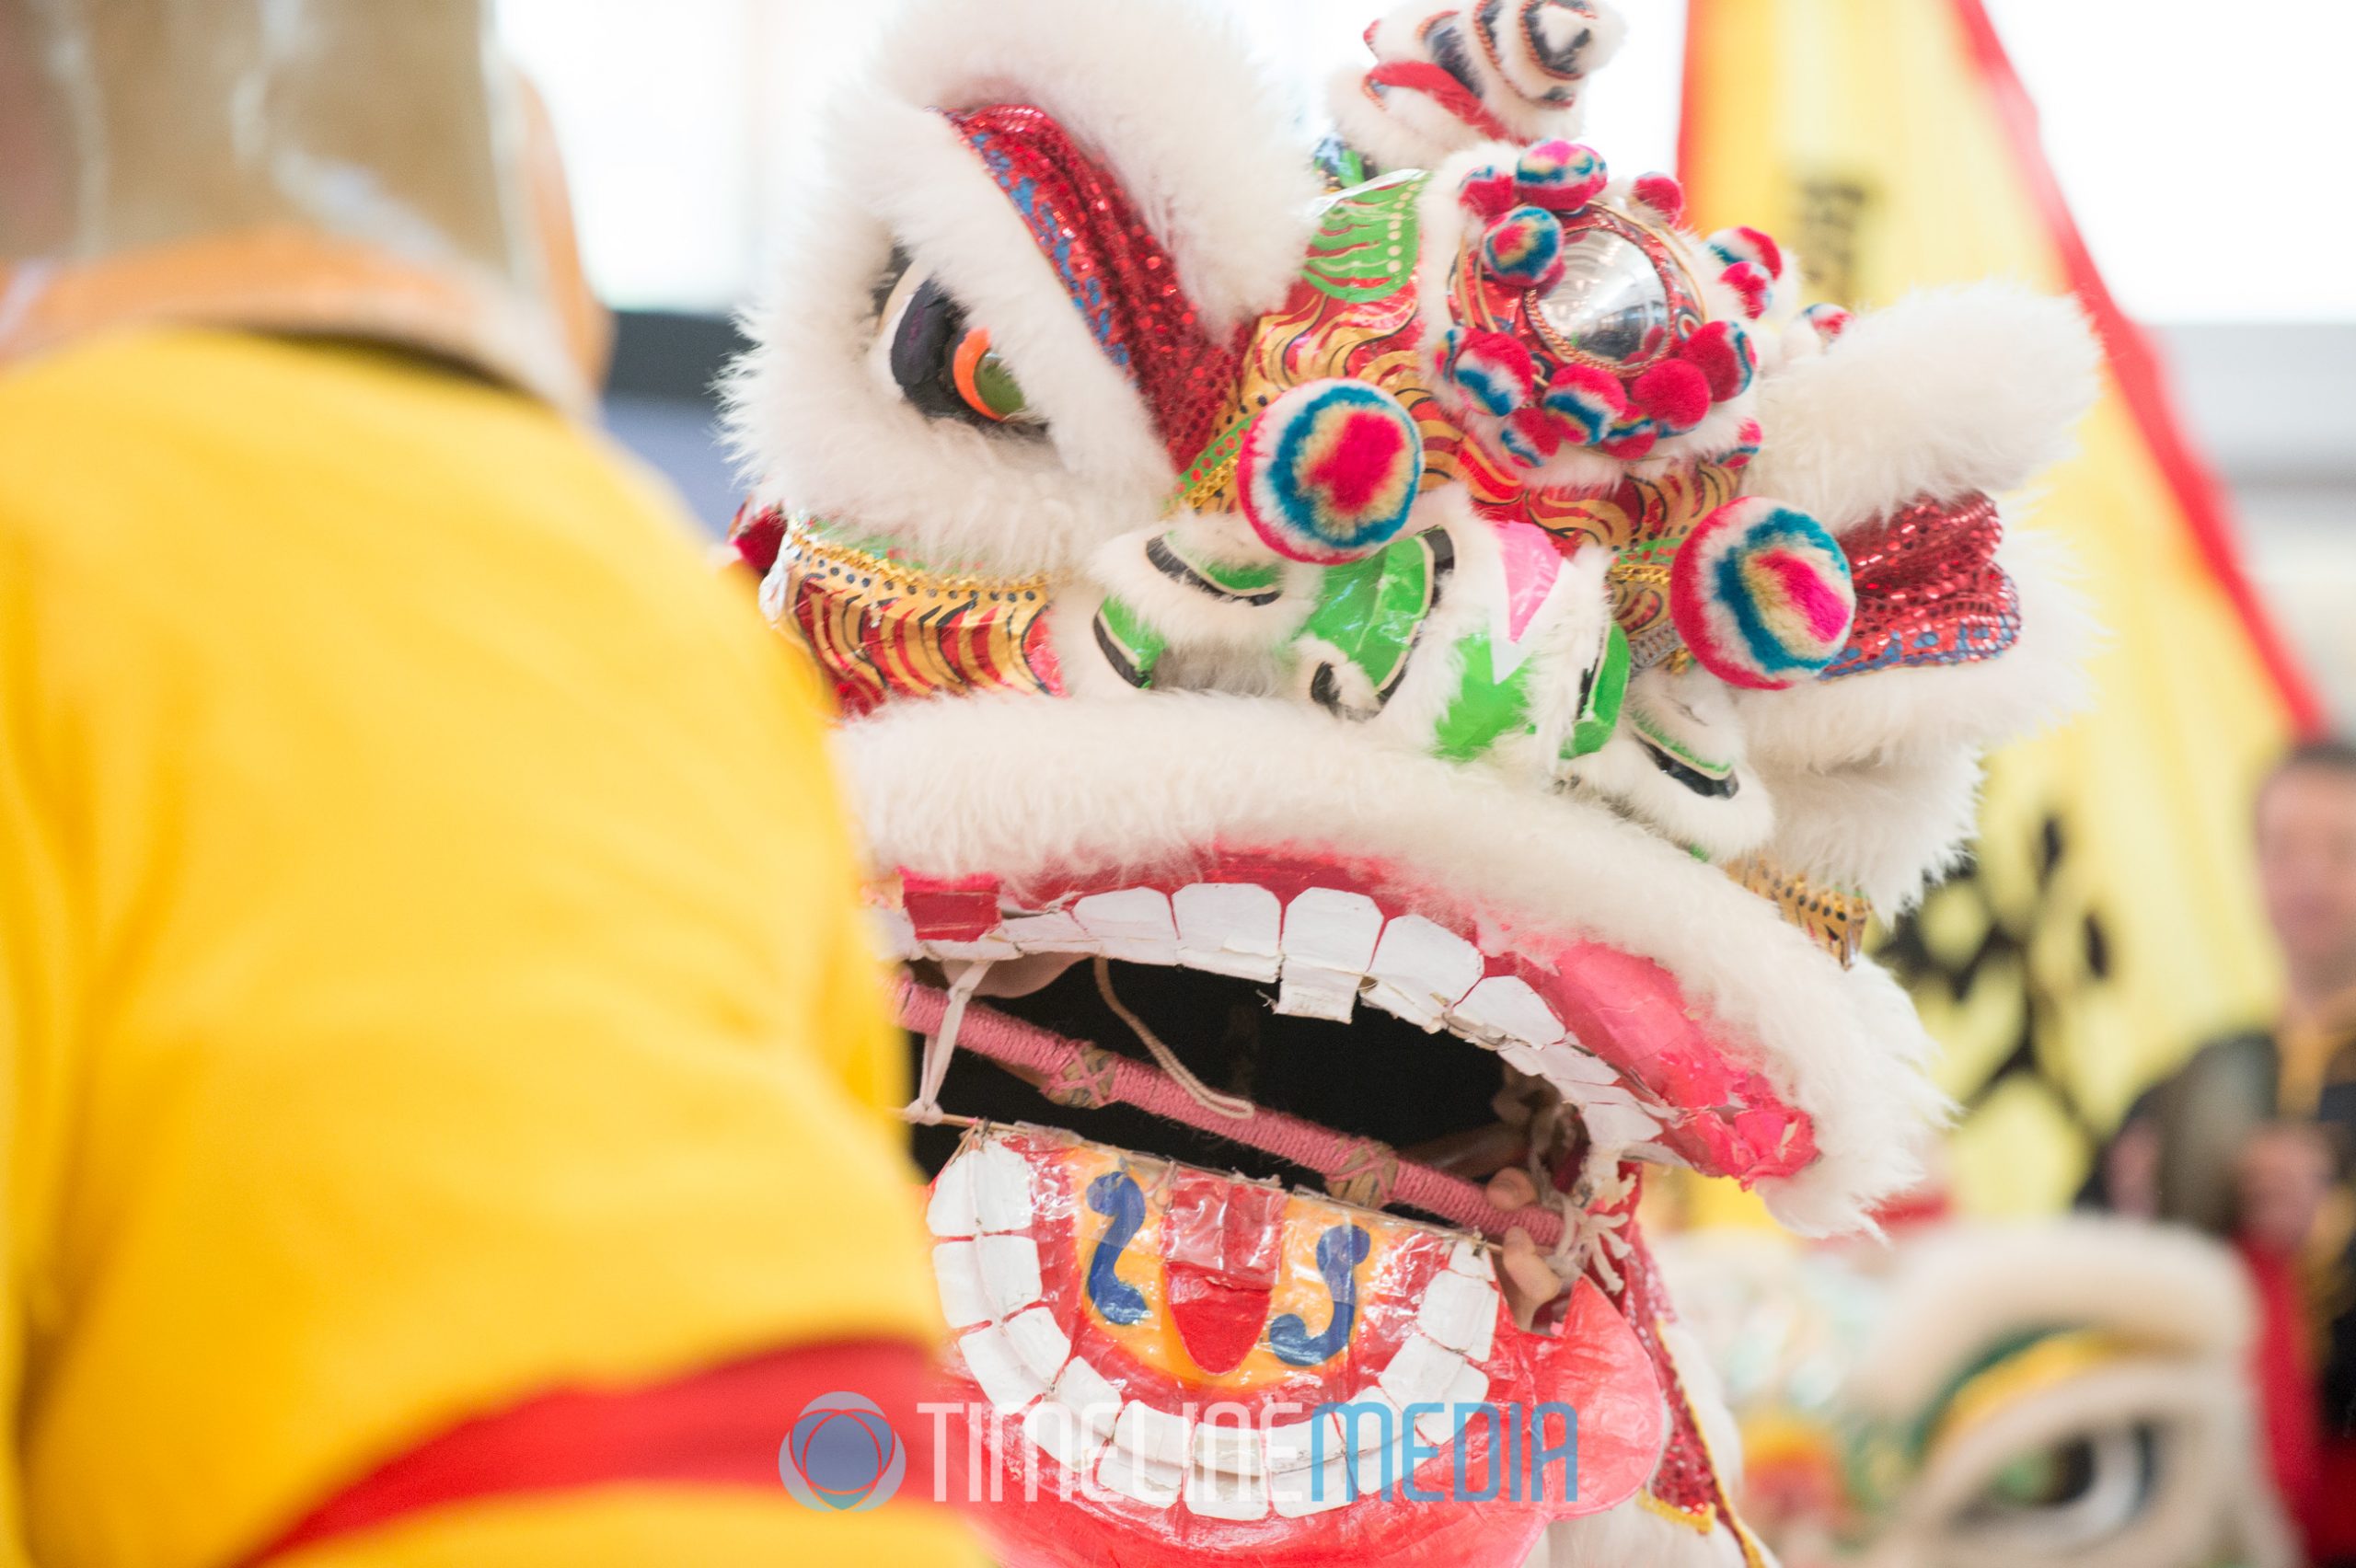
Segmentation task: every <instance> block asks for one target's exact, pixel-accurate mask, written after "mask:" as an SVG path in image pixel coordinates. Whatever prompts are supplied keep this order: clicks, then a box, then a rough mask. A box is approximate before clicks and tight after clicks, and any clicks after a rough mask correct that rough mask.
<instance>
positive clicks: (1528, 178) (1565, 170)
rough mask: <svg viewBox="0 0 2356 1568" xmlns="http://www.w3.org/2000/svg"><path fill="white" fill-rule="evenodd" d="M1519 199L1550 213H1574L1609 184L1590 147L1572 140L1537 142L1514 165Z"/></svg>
mask: <svg viewBox="0 0 2356 1568" xmlns="http://www.w3.org/2000/svg"><path fill="white" fill-rule="evenodd" d="M1514 179H1515V182H1516V183H1517V184H1518V185H1519V187H1520V189H1521V199H1522V200H1523V201H1525V202H1530V204H1531V205H1532V206H1537V207H1543V208H1545V209H1546V210H1547V211H1548V212H1550V213H1576V212H1577V211H1578V210H1579V209H1580V208H1581V207H1584V206H1586V205H1587V204H1588V202H1592V201H1594V200H1595V199H1596V198H1597V197H1598V196H1600V195H1602V194H1603V188H1604V187H1605V186H1607V185H1609V184H1611V175H1610V174H1609V173H1608V172H1606V171H1605V169H1604V167H1603V160H1602V159H1601V158H1600V157H1598V156H1596V152H1595V149H1594V148H1592V147H1583V146H1580V145H1579V144H1577V143H1576V142H1563V141H1554V142H1541V143H1539V144H1536V145H1535V146H1532V147H1530V148H1529V149H1528V150H1526V151H1525V152H1523V154H1522V155H1521V162H1520V163H1519V165H1517V166H1516V167H1515V168H1514Z"/></svg>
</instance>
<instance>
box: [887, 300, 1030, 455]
mask: <svg viewBox="0 0 2356 1568" xmlns="http://www.w3.org/2000/svg"><path fill="white" fill-rule="evenodd" d="M883 333H884V336H885V339H886V341H887V343H888V345H889V350H888V352H889V357H890V363H891V367H892V379H893V380H894V381H895V382H897V383H898V384H899V387H900V390H901V392H902V393H903V394H904V395H905V396H906V397H907V399H908V401H909V402H910V403H911V404H913V405H915V406H916V408H917V409H918V411H919V412H921V413H924V414H925V415H927V416H929V417H930V418H933V419H954V420H964V421H966V422H968V423H971V424H989V425H1014V426H1024V425H1029V426H1035V425H1037V424H1038V423H1039V422H1040V421H1039V418H1038V416H1037V415H1036V414H1035V413H1034V412H1033V411H1032V410H1031V408H1030V405H1029V403H1028V401H1027V400H1026V399H1025V398H1023V396H1022V386H1021V385H1020V384H1019V383H1018V382H1016V380H1015V379H1014V375H1013V373H1012V372H1011V371H1010V370H1009V369H1008V368H1007V365H1006V362H1005V361H1004V360H1002V359H1000V358H999V355H998V354H997V352H994V351H993V350H992V349H991V347H990V334H989V329H987V327H974V326H970V325H968V324H967V322H966V319H965V308H964V306H961V305H959V304H958V303H957V301H956V299H955V298H954V297H953V296H952V295H951V294H950V293H949V291H948V290H946V289H944V288H942V287H941V284H940V282H938V281H937V280H935V279H932V278H928V277H919V276H915V275H909V276H907V277H904V278H903V279H902V280H901V281H900V282H899V285H898V286H897V287H895V289H894V290H893V291H892V296H891V298H890V300H889V301H888V302H887V303H886V305H885V306H884V311H883Z"/></svg>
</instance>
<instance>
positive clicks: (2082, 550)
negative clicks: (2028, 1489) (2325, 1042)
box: [1682, 0, 2317, 1213]
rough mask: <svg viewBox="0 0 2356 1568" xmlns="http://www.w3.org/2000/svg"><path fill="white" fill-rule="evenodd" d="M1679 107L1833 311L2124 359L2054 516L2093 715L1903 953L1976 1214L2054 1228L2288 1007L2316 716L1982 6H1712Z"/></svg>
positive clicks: (2029, 773)
mask: <svg viewBox="0 0 2356 1568" xmlns="http://www.w3.org/2000/svg"><path fill="white" fill-rule="evenodd" d="M1685 86H1686V96H1685V116H1686V118H1685V125H1684V145H1683V150H1682V162H1683V165H1684V170H1683V172H1684V177H1685V179H1686V184H1687V188H1688V190H1689V193H1690V198H1691V206H1692V213H1693V221H1694V223H1695V224H1696V225H1697V226H1699V227H1700V228H1701V229H1703V231H1705V232H1706V231H1708V230H1711V229H1713V228H1717V227H1722V226H1727V225H1736V224H1750V225H1756V226H1758V227H1761V228H1764V229H1766V230H1768V231H1769V232H1770V233H1772V234H1775V235H1777V236H1780V237H1782V238H1784V240H1785V241H1787V242H1788V243H1790V244H1791V245H1792V246H1793V247H1794V248H1796V250H1797V251H1798V252H1799V255H1800V257H1801V259H1802V262H1803V265H1804V267H1805V269H1806V282H1807V289H1808V294H1809V297H1810V298H1811V299H1824V300H1831V301H1834V302H1836V303H1839V304H1842V305H1845V306H1854V307H1863V308H1872V307H1876V306H1884V305H1888V304H1890V303H1891V302H1893V301H1894V300H1896V299H1898V298H1899V297H1900V295H1902V294H1906V293H1907V292H1908V291H1909V290H1911V289H1914V288H1917V287H1921V286H1923V285H1929V284H1943V283H1954V282H1967V281H1969V280H1973V279H1978V278H1985V277H2009V278H2013V279H2015V280H2018V281H2020V282H2025V283H2027V284H2028V285H2029V286H2031V287H2034V288H2038V289H2041V290H2045V291H2048V292H2051V293H2061V292H2062V291H2065V290H2067V291H2072V292H2074V293H2075V294H2077V296H2078V299H2079V301H2080V303H2081V304H2082V305H2083V306H2085V309H2086V311H2087V313H2088V315H2089V316H2090V317H2093V319H2094V322H2095V325H2096V329H2098V330H2099V331H2100V333H2101V335H2102V337H2103V340H2104V342H2105V344H2106V346H2107V349H2108V367H2107V376H2106V383H2105V388H2104V396H2103V399H2102V401H2101V403H2100V404H2099V405H2098V406H2097V407H2096V409H2095V411H2094V412H2093V414H2092V415H2091V416H2089V418H2088V419H2087V421H2086V423H2085V426H2084V427H2083V428H2082V429H2081V431H2080V432H2079V442H2080V455H2078V456H2077V457H2076V458H2075V459H2074V460H2073V461H2072V462H2071V463H2070V464H2069V465H2067V466H2066V467H2063V468H2061V469H2058V470H2056V471H2055V472H2054V473H2052V474H2051V475H2050V476H2049V477H2048V478H2047V479H2046V480H2045V481H2044V484H2043V490H2042V494H2041V497H2040V498H2039V499H2038V501H2037V503H2036V507H2035V513H2034V520H2035V523H2036V525H2038V527H2040V528H2042V529H2044V530H2047V531H2050V532H2051V533H2054V534H2057V535H2059V536H2061V537H2062V538H2063V539H2065V540H2067V541H2068V543H2069V545H2070V547H2071V548H2072V549H2073V551H2074V553H2075V555H2076V557H2077V560H2078V564H2079V566H2080V568H2081V570H2082V571H2083V574H2084V578H2083V584H2082V585H2083V586H2084V587H2085V589H2086V590H2087V591H2088V593H2089V594H2090V595H2091V597H2092V598H2093V600H2094V601H2095V604H2096V610H2097V614H2098V617H2099V619H2100V620H2101V621H2102V623H2103V624H2104V626H2105V627H2107V628H2108V632H2109V637H2108V642H2107V644H2106V646H2105V647H2104V649H2103V651H2101V652H2100V653H2099V655H2098V656H2097V658H2096V663H2095V667H2094V675H2095V681H2096V691H2097V694H2098V695H2097V703H2098V706H2097V707H2096V709H2095V710H2094V711H2093V712H2091V713H2089V714H2088V715H2086V716H2085V717H2084V718H2082V719H2080V720H2079V721H2077V722H2076V723H2074V724H2073V725H2072V726H2071V727H2069V728H2067V729H2065V730H2062V731H2060V732H2054V733H2051V734H2048V735H2046V736H2044V737H2041V738H2039V739H2037V740H2034V741H2030V742H2027V743H2025V744H2019V745H2016V746H2014V747H2012V748H2010V749H2009V750H2006V751H2005V752H2004V753H2003V754H2001V755H1998V756H1997V757H1995V758H1994V759H1993V760H1992V766H1991V767H1990V770H1989V778H1988V787H1987V791H1986V795H1985V799H1984V801H1983V804H1982V808H1981V827H1982V838H1981V848H1980V854H1979V859H1978V861H1977V863H1976V865H1975V866H1974V868H1973V869H1972V870H1971V871H1970V872H1969V874H1968V875H1966V876H1963V877H1960V878H1958V880H1957V881H1956V882H1952V883H1950V884H1949V885H1948V886H1947V887H1946V888H1944V889H1942V890H1941V891H1939V892H1938V893H1936V894H1933V895H1932V898H1931V900H1930V902H1929V903H1928V904H1927V905H1925V906H1924V908H1923V911H1922V912H1921V914H1920V915H1919V916H1917V917H1913V918H1912V919H1911V920H1909V921H1908V922H1906V923H1905V924H1904V925H1903V926H1901V928H1900V929H1899V930H1898V931H1897V932H1896V933H1895V934H1894V935H1893V937H1892V938H1891V939H1890V940H1889V941H1888V942H1887V943H1886V944H1885V945H1884V948H1883V957H1884V960H1885V962H1888V963H1892V964H1893V965H1894V966H1895V967H1896V968H1897V969H1898V970H1899V971H1900V974H1904V975H1905V976H1906V977H1907V978H1908V979H1909V981H1910V982H1911V984H1912V986H1913V988H1914V992H1915V996H1916V998H1917V1000H1918V1001H1919V1002H1920V1004H1921V1006H1922V1009H1923V1015H1924V1018H1925V1019H1926V1020H1927V1021H1928V1022H1929V1024H1930V1026H1931V1028H1932V1031H1933V1032H1934V1033H1935V1034H1936V1035H1937V1036H1938V1037H1939V1038H1940V1040H1941V1041H1942V1042H1943V1043H1944V1044H1945V1045H1946V1060H1945V1065H1944V1068H1943V1071H1944V1075H1945V1081H1946V1087H1947V1089H1948V1090H1950V1091H1951V1092H1953V1093H1954V1094H1955V1095H1956V1096H1957V1097H1958V1099H1960V1100H1961V1101H1963V1103H1964V1105H1965V1107H1966V1110H1967V1118H1966V1120H1965V1122H1964V1124H1963V1125H1962V1126H1961V1128H1960V1129H1959V1130H1958V1134H1957V1136H1956V1137H1955V1139H1954V1141H1953V1144H1952V1146H1951V1147H1950V1151H1949V1152H1950V1172H1949V1173H1950V1176H1951V1178H1952V1181H1953V1182H1954V1188H1955V1195H1956V1197H1957V1199H1958V1203H1959V1204H1960V1205H1961V1206H1962V1207H1964V1208H1965V1209H1966V1210H1968V1211H1975V1212H1981V1213H2035V1212H2039V1211H2042V1210H2050V1209H2052V1208H2055V1207H2058V1206H2061V1205H2063V1204H2065V1203H2067V1202H2068V1200H2069V1198H2070V1196H2071V1194H2072V1193H2073V1192H2074V1190H2075V1189H2076V1187H2077V1185H2078V1183H2079V1182H2081V1181H2082V1180H2083V1178H2084V1177H2085V1172H2086V1168H2087V1161H2088V1159H2089V1156H2090V1153H2091V1150H2092V1147H2093V1144H2094V1141H2095V1140H2096V1139H2097V1138H2099V1137H2100V1136H2103V1135H2104V1134H2105V1133H2106V1132H2107V1131H2108V1129H2109V1128H2110V1127H2111V1126H2112V1125H2113V1124H2115V1123H2116V1121H2117V1120H2118V1118H2119V1114H2120V1113H2122V1112H2123V1111H2124V1110H2125V1109H2126V1107H2127V1105H2128V1103H2129V1102H2130V1101H2131V1099H2132V1098H2133V1096H2134V1095H2135V1094H2136V1092H2137V1091H2138V1090H2141V1089H2142V1088H2143V1087H2144V1086H2146V1085H2147V1084H2149V1083H2151V1082H2152V1081H2153V1080H2154V1079H2155V1078H2158V1077H2159V1076H2161V1075H2162V1074H2164V1073H2165V1072H2166V1071H2167V1070H2169V1069H2170V1068H2171V1067H2173V1066H2176V1065H2177V1063H2179V1062H2180V1061H2182V1060H2183V1058H2184V1056H2185V1055H2186V1054H2187V1053H2188V1052H2189V1050H2190V1049H2191V1048H2192V1047H2193V1046H2194V1045H2195V1044H2197V1043H2199V1042H2200V1039H2201V1038H2202V1037H2203V1036H2205V1035H2207V1034H2211V1033H2213V1032H2218V1031H2221V1030H2223V1029H2227V1028H2231V1027H2235V1026H2238V1025H2245V1024H2249V1023H2253V1022H2259V1021H2262V1020H2264V1019H2265V1018H2266V1017H2267V1015H2268V1013H2269V1009H2270V1008H2271V1007H2272V1005H2273V1000H2274V995H2275V986H2276V983H2277V980H2276V974H2275V971H2274V967H2273V963H2272V960H2271V957H2270V953H2269V945H2268V942H2267V940H2266V938H2265V935H2264V929H2263V927H2262V925H2261V922H2260V919H2259V916H2258V909H2257V906H2256V900H2255V897H2254V890H2253V885H2252V878H2251V874H2250V857H2249V849H2248V843H2247V840H2248V832H2247V815H2248V799H2249V792H2250V788H2251V786H2252V784H2253V783H2254V782H2255V780H2256V778H2257V777H2258V774H2259V773H2260V772H2261V771H2262V770H2263V769H2264V767H2265V766H2266V765H2267V763H2268V762H2269V760H2270V759H2271V758H2272V756H2273V755H2275V754H2276V753H2277V752H2279V751H2280V750H2281V747H2282V746H2283V745H2284V744H2286V742H2287V741H2288V739H2289V737H2290V735H2291V734H2292V732H2293V731H2294V730H2298V729H2304V728H2308V727H2311V726H2312V725H2313V724H2314V722H2315V720H2316V711H2317V709H2316V703H2315V698H2314V697H2313V695H2312V693H2311V691H2310V690H2309V688H2308V687H2307V686H2306V685H2305V683H2304V680H2303V678H2302V677H2301V675H2300V674H2299V672H2298V670H2297V669H2296V667H2295V665H2294V663H2292V660H2291V658H2290V657H2289V656H2288V654H2287V653H2286V652H2285V651H2284V648H2283V645H2282V643H2281V640H2279V639H2278V637H2277V636H2276V634H2275V632H2274V630H2273V628H2272V627H2271V626H2270V625H2269V621H2268V619H2267V617H2266V615H2265V612H2264V610H2263V608H2262V606H2261V605H2259V604H2258V600H2257V599H2256V597H2255V595H2254V594H2253V593H2252V591H2251V589H2250V586H2249V583H2248V581H2247V579H2246V577H2245V575H2244V574H2243V571H2242V569H2241V565H2240V561H2239V559H2238V556H2237V551H2236V546H2235V536H2234V530H2233V526H2232V524H2231V522H2230V520H2229V518H2228V517H2227V515H2226V513H2225V509H2224V505H2223V498H2222V495H2221V492H2220V490H2219V488H2218V486H2217V484H2216V482H2215V480H2214V479H2213V478H2212V476H2211V475H2210V474H2209V472H2208V471H2207V470H2206V468H2205V467H2203V466H2202V465H2201V463H2200V460H2199V459H2198V458H2197V456H2196V455H2194V454H2193V453H2192V451H2191V449H2190V447H2189V444H2188V442H2187V441H2186V439H2185V436H2184V432H2183V431H2182V429H2181V427H2180V426H2179V424H2178V422H2177V419H2176V416H2175V413H2174V411H2173V409H2171V407H2170V405H2169V400H2168V397H2167V393H2166V389H2165V384H2164V378H2163V375H2162V374H2161V371H2160V369H2159V367H2158V365H2157V364H2156V363H2155V362H2154V359H2153V357H2152V353H2151V351H2150V348H2149V345H2148V344H2147V342H2146V341H2145V340H2144V338H2143V337H2142V333H2141V332H2140V331H2138V330H2137V329H2136V328H2135V327H2134V326H2133V325H2132V324H2131V323H2130V322H2129V321H2127V320H2126V319H2125V318H2124V317H2121V316H2120V315H2119V309H2118V307H2117V306H2116V305H2115V304H2114V303H2113V302H2112V300H2111V298H2110V295H2109V293H2108V290H2106V289H2105V288H2104V286H2103V283H2102V280H2101V277H2100V276H2099V275H2098V274H2097V273H2096V270H2095V267H2094V264H2093V261H2092V260H2091V259H2090V258H2089V257H2088V256H2087V253H2086V250H2085V245H2084V244H2083V242H2082V241H2081V240H2080V238H2079V236H2078V234H2077V231H2076V228H2075V226H2074V225H2073V223H2072V222H2071V219H2070V215H2069V212H2068V210H2067V208H2066V206H2065V205H2064V203H2063V202H2062V200H2061V192H2060V190H2059V188H2058V187H2057V185H2056V184H2055V182H2054V179H2053V177H2052V172H2051V170H2050V167H2049V166H2048V165H2047V163H2046V161H2045V157H2044V155H2043V153H2042V151H2041V150H2040V148H2039V146H2038V138H2037V125H2036V116H2035V112H2034V110H2032V109H2031V107H2030V106H2029V103H2028V100H2027V97H2026V96H2025V95H2024V94H2023V92H2022V90H2021V87H2020V84H2019V82H2018V80H2017V78H2016V77H2015V75H2014V74H2013V70H2012V67H2011V64H2010V63H2009V62H2008V61H2007V60H2006V59H2005V57H2004V50H2003V47H2002V45H2001V44H2000V43H1999V41H1998V40H1997V37H1996V34H1995V30H1994V29H1993V27H1992V25H1991V24H1990V22H1989V20H1988V17H1987V16H1986V14H1985V12H1984V11H1983V10H1982V8H1981V0H1692V10H1691V20H1690V23H1689V32H1688V35H1687V54H1686V84H1685Z"/></svg>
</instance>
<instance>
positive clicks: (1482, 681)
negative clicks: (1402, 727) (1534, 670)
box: [1432, 631, 1530, 762]
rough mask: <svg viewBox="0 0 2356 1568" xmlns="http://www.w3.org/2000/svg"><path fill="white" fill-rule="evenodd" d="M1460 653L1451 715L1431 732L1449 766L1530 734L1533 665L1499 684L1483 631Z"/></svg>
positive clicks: (1461, 646)
mask: <svg viewBox="0 0 2356 1568" xmlns="http://www.w3.org/2000/svg"><path fill="white" fill-rule="evenodd" d="M1456 651H1457V656H1458V658H1459V660H1460V661H1461V668H1462V671H1463V674H1462V677H1461V680H1460V682H1459V683H1458V686H1457V688H1456V696H1455V698H1454V699H1453V700H1451V701H1450V702H1449V705H1448V711H1447V712H1445V713H1443V714H1441V715H1440V717H1439V722H1438V723H1437V724H1435V725H1433V726H1432V746H1433V749H1434V750H1435V751H1437V752H1438V754H1439V755H1442V756H1444V757H1446V758H1448V759H1449V761H1450V762H1469V761H1471V760H1472V758H1474V757H1476V756H1479V755H1481V754H1482V753H1483V752H1485V751H1487V750H1488V749H1489V748H1490V747H1491V746H1494V745H1496V744H1497V743H1498V742H1499V741H1501V740H1503V739H1505V738H1506V737H1507V735H1513V734H1527V733H1528V732H1530V692H1529V684H1530V683H1529V676H1530V665H1529V664H1528V663H1521V664H1519V665H1517V666H1516V667H1515V669H1514V672H1513V674H1510V675H1507V677H1506V678H1505V679H1504V680H1502V681H1501V680H1499V679H1497V677H1496V659H1495V656H1494V654H1493V653H1492V651H1491V650H1490V647H1489V634H1488V633H1487V632H1485V631H1476V632H1474V633H1473V634H1472V636H1470V637H1468V638H1466V639H1464V640H1462V641H1461V642H1459V643H1458V644H1457V645H1456Z"/></svg>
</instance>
